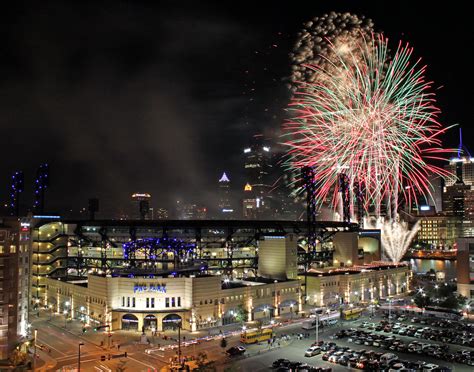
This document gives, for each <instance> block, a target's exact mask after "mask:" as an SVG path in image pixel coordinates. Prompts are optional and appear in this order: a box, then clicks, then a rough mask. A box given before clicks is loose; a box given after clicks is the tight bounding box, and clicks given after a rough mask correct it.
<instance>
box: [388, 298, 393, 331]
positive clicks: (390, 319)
mask: <svg viewBox="0 0 474 372" xmlns="http://www.w3.org/2000/svg"><path fill="white" fill-rule="evenodd" d="M391 323H392V299H391V298H390V297H389V298H388V324H389V325H390V324H391Z"/></svg>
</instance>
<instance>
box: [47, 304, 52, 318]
mask: <svg viewBox="0 0 474 372" xmlns="http://www.w3.org/2000/svg"><path fill="white" fill-rule="evenodd" d="M48 308H49V321H51V320H52V319H53V305H51V304H50V305H48Z"/></svg>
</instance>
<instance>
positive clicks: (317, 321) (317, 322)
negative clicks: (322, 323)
mask: <svg viewBox="0 0 474 372" xmlns="http://www.w3.org/2000/svg"><path fill="white" fill-rule="evenodd" d="M318 342H319V314H316V345H317V344H318Z"/></svg>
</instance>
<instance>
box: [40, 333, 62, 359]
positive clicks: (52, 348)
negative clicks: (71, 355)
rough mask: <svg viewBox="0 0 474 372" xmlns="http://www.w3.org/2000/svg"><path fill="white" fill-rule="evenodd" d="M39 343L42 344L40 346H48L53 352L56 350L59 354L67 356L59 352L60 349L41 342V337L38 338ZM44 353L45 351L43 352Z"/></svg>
mask: <svg viewBox="0 0 474 372" xmlns="http://www.w3.org/2000/svg"><path fill="white" fill-rule="evenodd" d="M38 341H39V342H40V344H42V345H46V346H47V347H48V348H50V349H51V350H55V351H57V352H58V353H59V354H62V355H67V354H66V353H63V352H62V351H59V350H58V349H56V348H55V347H53V346H51V345H49V344H47V343H46V342H44V341H41V339H40V338H39V337H38ZM43 351H44V350H43Z"/></svg>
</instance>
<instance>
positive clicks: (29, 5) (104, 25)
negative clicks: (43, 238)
mask: <svg viewBox="0 0 474 372" xmlns="http://www.w3.org/2000/svg"><path fill="white" fill-rule="evenodd" d="M16 3H17V4H20V5H16V6H15V8H9V9H3V10H2V14H1V15H0V18H1V22H0V31H1V35H2V43H1V44H0V95H1V99H0V123H1V128H2V134H1V137H0V143H1V149H2V161H1V163H0V200H2V201H6V200H8V188H9V178H10V176H11V173H12V172H13V171H14V170H18V169H20V170H23V171H24V172H25V183H26V188H25V192H24V197H23V200H24V202H25V204H26V205H29V204H31V203H32V201H31V199H32V195H33V189H32V182H33V179H34V174H35V169H36V168H37V167H38V166H39V164H40V163H41V162H48V163H49V164H50V166H51V187H50V189H49V190H48V194H47V209H48V210H50V211H57V212H62V211H63V210H65V209H73V210H79V208H80V207H85V206H86V205H87V199H88V198H89V197H93V196H96V197H99V198H100V201H101V211H102V216H104V217H112V216H114V215H115V214H116V212H117V211H119V210H120V208H121V206H123V205H124V203H128V200H129V196H130V194H131V193H132V192H135V191H146V192H150V193H152V195H153V199H154V201H153V203H152V205H153V206H155V207H158V206H164V207H171V206H172V205H173V203H174V201H175V200H176V199H177V198H180V199H182V200H185V201H190V202H197V203H202V204H204V205H209V204H210V203H212V202H213V200H215V199H214V194H215V190H216V183H217V180H218V178H219V177H220V175H221V173H222V171H224V170H225V171H227V172H228V175H229V177H230V179H231V181H233V187H235V188H236V189H238V188H240V187H241V186H243V183H244V182H245V179H244V177H243V159H242V149H243V148H244V146H246V145H247V144H248V143H249V141H250V138H251V136H252V135H254V134H256V133H265V134H266V135H267V136H269V137H273V138H277V136H278V132H279V128H280V126H281V123H282V122H283V120H284V118H285V112H284V108H285V106H286V105H287V102H288V97H289V93H288V90H287V88H286V81H287V77H288V76H289V74H290V64H289V58H288V53H289V52H290V51H291V49H292V46H293V44H294V41H295V38H296V33H297V32H298V31H299V30H300V29H301V27H302V26H301V25H302V23H303V22H306V21H308V20H309V19H311V18H313V17H315V16H318V15H322V14H324V13H326V12H329V11H331V10H335V11H349V12H353V13H356V14H359V15H362V14H363V15H365V16H366V17H370V18H372V19H373V21H374V22H375V28H376V30H381V31H383V32H384V33H385V34H386V35H387V36H388V37H389V38H390V39H393V40H397V39H400V38H401V39H403V40H405V41H409V42H410V43H411V44H412V45H413V46H414V48H415V56H417V57H422V58H423V61H424V63H426V64H427V65H428V77H429V78H430V79H433V80H434V81H435V84H434V86H435V87H436V88H438V87H440V89H439V90H437V94H438V105H439V106H440V107H441V109H442V111H443V115H442V117H441V122H442V123H443V124H444V125H452V124H456V123H458V124H460V125H461V126H462V128H463V131H464V137H465V141H464V142H465V143H466V145H467V146H468V147H469V146H471V147H472V148H473V151H474V141H471V140H470V138H472V136H473V135H474V129H473V126H472V122H471V119H472V117H471V115H470V113H471V110H472V107H471V106H472V102H473V94H472V88H471V87H472V80H473V79H472V60H473V58H472V48H473V45H474V44H473V37H472V36H473V33H472V27H471V24H472V20H469V17H470V13H469V11H468V10H467V9H462V7H461V6H460V5H457V4H461V2H458V3H457V2H444V3H443V4H442V5H434V3H433V2H428V1H426V2H418V1H410V2H403V1H402V2H400V1H392V2H390V3H389V2H385V1H376V2H368V1H365V2H362V1H348V2H341V1H332V2H329V1H308V2H306V1H304V2H303V1H300V2H294V1H288V2H285V3H284V4H281V3H280V2H265V1H259V2H257V1H253V2H245V1H236V2H215V4H212V3H205V2H202V1H189V2H186V1H179V2H178V1H169V2H165V1H163V2H160V1H150V2H139V1H111V2H101V1H95V2H90V3H87V2H82V1H81V2H74V3H73V2H71V3H70V4H68V3H67V2H66V1H62V2H43V1H34V2H24V3H21V2H16ZM372 3H373V4H372ZM224 4H225V5H224ZM256 4H259V5H258V6H257V5H256ZM326 4H329V5H326ZM420 4H424V5H423V6H422V5H420ZM10 6H12V5H10ZM457 143H458V129H457V128H455V129H452V130H450V131H449V132H448V134H447V135H446V137H445V146H451V147H452V146H457ZM26 205H25V207H26Z"/></svg>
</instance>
